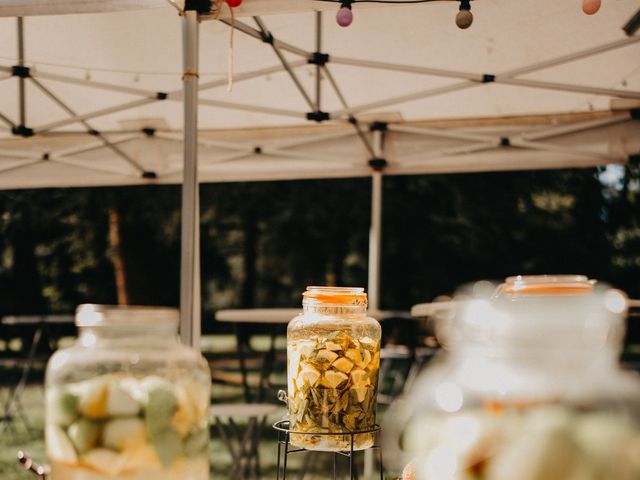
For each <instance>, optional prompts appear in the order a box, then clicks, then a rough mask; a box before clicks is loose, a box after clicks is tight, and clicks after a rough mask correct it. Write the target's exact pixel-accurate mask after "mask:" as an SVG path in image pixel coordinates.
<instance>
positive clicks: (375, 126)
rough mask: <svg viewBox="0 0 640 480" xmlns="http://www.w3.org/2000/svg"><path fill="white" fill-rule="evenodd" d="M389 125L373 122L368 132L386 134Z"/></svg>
mask: <svg viewBox="0 0 640 480" xmlns="http://www.w3.org/2000/svg"><path fill="white" fill-rule="evenodd" d="M388 126H389V124H388V123H387V122H373V123H372V124H371V125H370V126H369V130H370V131H372V132H386V131H387V128H388Z"/></svg>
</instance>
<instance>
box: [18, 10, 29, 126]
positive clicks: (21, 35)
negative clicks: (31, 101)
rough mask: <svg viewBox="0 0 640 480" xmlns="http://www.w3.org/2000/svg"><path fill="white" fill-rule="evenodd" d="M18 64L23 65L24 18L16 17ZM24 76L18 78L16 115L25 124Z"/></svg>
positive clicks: (21, 123)
mask: <svg viewBox="0 0 640 480" xmlns="http://www.w3.org/2000/svg"><path fill="white" fill-rule="evenodd" d="M17 20H18V66H19V67H24V19H23V18H22V17H18V19H17ZM25 80H26V79H25V78H24V77H22V76H21V77H19V78H18V109H19V110H18V116H19V117H20V125H26V124H27V106H26V99H25Z"/></svg>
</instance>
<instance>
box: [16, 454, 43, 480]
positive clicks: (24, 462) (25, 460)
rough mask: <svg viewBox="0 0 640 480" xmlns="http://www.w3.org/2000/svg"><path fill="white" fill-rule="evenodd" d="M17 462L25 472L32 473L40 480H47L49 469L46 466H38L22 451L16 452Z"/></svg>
mask: <svg viewBox="0 0 640 480" xmlns="http://www.w3.org/2000/svg"><path fill="white" fill-rule="evenodd" d="M18 462H19V463H20V465H21V466H22V468H24V470H25V471H27V472H31V473H33V474H34V475H35V476H36V477H38V478H40V479H41V480H47V474H48V473H49V467H47V466H46V465H38V464H37V463H36V462H34V461H33V459H32V458H31V457H30V456H29V455H27V454H26V453H25V452H23V451H22V450H20V451H19V452H18Z"/></svg>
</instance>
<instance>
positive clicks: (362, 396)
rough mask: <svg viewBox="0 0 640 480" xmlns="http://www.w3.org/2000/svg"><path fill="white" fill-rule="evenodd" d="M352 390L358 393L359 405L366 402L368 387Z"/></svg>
mask: <svg viewBox="0 0 640 480" xmlns="http://www.w3.org/2000/svg"><path fill="white" fill-rule="evenodd" d="M351 390H353V391H354V392H356V398H357V400H358V402H359V403H362V402H364V399H365V398H366V397H367V387H366V386H362V387H351Z"/></svg>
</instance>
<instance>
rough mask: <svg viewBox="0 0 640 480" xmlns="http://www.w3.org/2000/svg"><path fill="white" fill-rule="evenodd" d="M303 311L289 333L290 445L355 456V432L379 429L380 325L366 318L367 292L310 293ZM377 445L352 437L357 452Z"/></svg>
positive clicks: (370, 436)
mask: <svg viewBox="0 0 640 480" xmlns="http://www.w3.org/2000/svg"><path fill="white" fill-rule="evenodd" d="M302 305H303V313H302V314H300V315H298V316H297V317H296V318H294V319H293V320H292V321H291V322H290V323H289V326H288V329H287V365H288V404H289V421H290V430H291V431H292V432H293V433H292V434H291V437H290V440H291V443H292V445H294V446H297V447H301V448H306V449H308V450H325V451H344V450H350V449H351V447H352V445H351V435H349V433H350V432H360V431H366V430H371V429H372V428H373V427H374V426H375V421H376V395H377V390H378V370H379V367H380V337H381V329H380V324H379V323H378V322H377V321H376V320H375V319H373V318H371V317H368V316H367V315H366V311H367V294H366V293H364V289H363V288H339V287H308V288H307V290H306V292H304V294H303V301H302ZM295 432H298V433H295ZM334 433H335V434H336V435H333V434H334ZM314 434H316V435H314ZM341 434H342V435H341ZM374 440H375V439H374V433H371V432H369V433H362V434H357V435H353V449H354V450H362V449H365V448H368V447H370V446H372V445H373V443H374Z"/></svg>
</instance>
